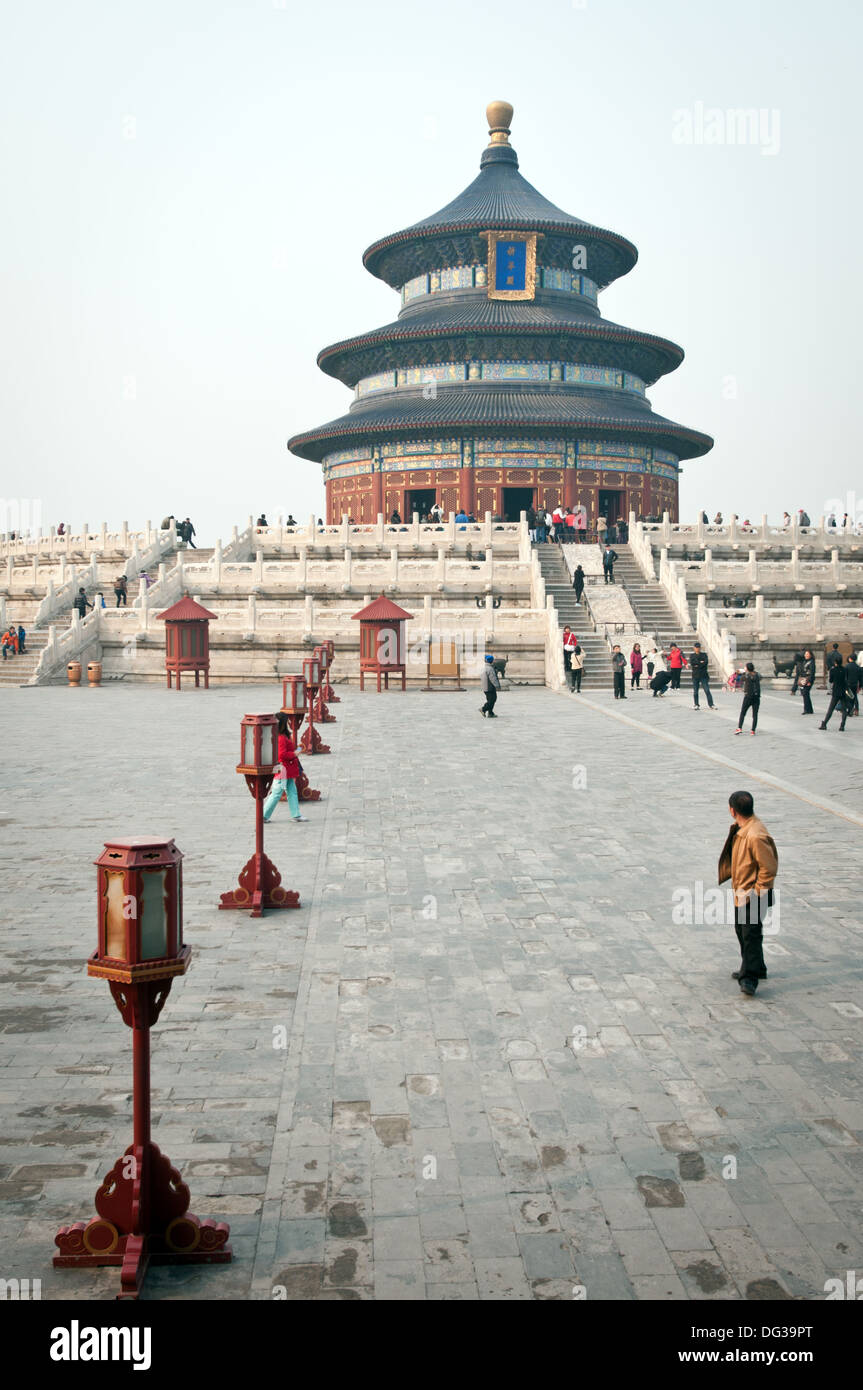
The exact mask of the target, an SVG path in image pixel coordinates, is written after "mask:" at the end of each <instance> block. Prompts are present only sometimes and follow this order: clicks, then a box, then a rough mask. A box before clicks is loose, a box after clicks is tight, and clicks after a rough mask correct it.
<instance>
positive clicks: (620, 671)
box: [611, 645, 626, 700]
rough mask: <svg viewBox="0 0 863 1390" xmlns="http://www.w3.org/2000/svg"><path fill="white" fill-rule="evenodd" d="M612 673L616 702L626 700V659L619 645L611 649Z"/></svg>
mask: <svg viewBox="0 0 863 1390" xmlns="http://www.w3.org/2000/svg"><path fill="white" fill-rule="evenodd" d="M611 671H612V675H613V677H614V698H615V700H625V699H626V657H625V656H624V655H623V652H622V651H621V650H620V647H619V646H617V645H615V646H614V647H612V649H611Z"/></svg>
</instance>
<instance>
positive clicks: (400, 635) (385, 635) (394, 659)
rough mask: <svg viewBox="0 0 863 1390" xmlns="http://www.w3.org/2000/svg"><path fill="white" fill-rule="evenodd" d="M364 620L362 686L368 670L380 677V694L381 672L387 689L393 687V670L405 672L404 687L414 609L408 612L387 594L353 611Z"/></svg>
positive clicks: (361, 654)
mask: <svg viewBox="0 0 863 1390" xmlns="http://www.w3.org/2000/svg"><path fill="white" fill-rule="evenodd" d="M352 617H353V618H358V619H359V624H360V690H363V689H365V686H364V681H365V677H366V673H367V672H368V673H369V674H372V673H373V674H374V675H375V676H376V677H377V683H378V694H380V691H381V676H383V678H384V689H386V690H389V688H390V676H391V675H392V673H393V672H395V673H396V675H399V674H400V675H401V678H402V690H404V689H405V688H406V681H405V648H406V639H405V623H406V622H407V620H408V618H412V617H413V613H406V612H405V610H404V609H403V608H399V606H398V604H397V603H392V602H391V601H390V600H389V599H388V598H387V597H386V595H385V594H381V596H380V598H376V599H375V601H374V603H370V604H368V605H367V607H365V608H361V609H360V611H359V612H358V613H354V614H352Z"/></svg>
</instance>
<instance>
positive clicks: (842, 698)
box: [818, 651, 848, 733]
mask: <svg viewBox="0 0 863 1390" xmlns="http://www.w3.org/2000/svg"><path fill="white" fill-rule="evenodd" d="M831 655H832V653H831ZM827 662H828V665H829V667H830V669H829V671H828V673H827V678H828V680H829V681H830V705H829V708H828V710H827V713H826V714H825V716H824V719H823V720H822V722H821V723H820V724H819V725H818V727H819V729H826V728H827V725H828V724H829V723H830V716H831V714H832V713H833V711H834V710H835V708H836V706H837V705H838V706H839V711H840V713H841V715H842V719H841V721H840V724H839V732H840V733H844V731H845V720H846V719H847V718H848V700H847V687H846V684H845V667H844V666H843V664H842V653H841V652H838V651H837V653H836V660H835V661H834V662H833V663H832V665H830V657H828V658H827Z"/></svg>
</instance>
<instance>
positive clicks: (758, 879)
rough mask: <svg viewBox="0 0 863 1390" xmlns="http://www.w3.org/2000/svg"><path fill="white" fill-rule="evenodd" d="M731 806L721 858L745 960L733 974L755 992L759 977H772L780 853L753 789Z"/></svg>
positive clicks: (748, 992) (745, 991)
mask: <svg viewBox="0 0 863 1390" xmlns="http://www.w3.org/2000/svg"><path fill="white" fill-rule="evenodd" d="M728 809H729V811H730V812H731V818H732V820H733V821H734V824H733V825H732V827H731V829H730V831H729V832H728V838H727V840H726V841H725V845H724V846H723V850H722V854H721V855H720V858H719V882H720V883H724V882H725V881H726V879H728V878H730V879H731V886H732V888H733V890H734V930H735V931H736V932H737V940H738V941H739V943H740V955H741V962H740V969H739V970H735V971H734V972H733V975H732V978H733V979H735V980H737V981H738V982H739V984H740V989H741V993H743V994H746V995H750V996H751V995H754V993H755V991H756V990H757V988H758V981H759V980H764V979H766V978H767V969H766V967H765V965H764V952H763V947H762V937H763V924H764V918H765V917H766V915H767V913H768V912H769V910H770V909H771V908H772V907H773V884H774V881H775V879H776V870H777V868H778V866H779V854H778V851H777V849H776V844H775V842H774V840H773V839H772V837H771V836H770V835H768V833H767V829H766V827H765V826H764V825H763V824H762V822H761V821H760V820H759V819H758V817H757V816H756V815H754V814H753V812H754V802H753V800H752V793H751V792H732V793H731V796H730V797H729V798H728Z"/></svg>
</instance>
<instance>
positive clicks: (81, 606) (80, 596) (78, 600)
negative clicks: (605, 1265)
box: [72, 589, 93, 618]
mask: <svg viewBox="0 0 863 1390" xmlns="http://www.w3.org/2000/svg"><path fill="white" fill-rule="evenodd" d="M72 607H73V608H77V610H78V616H79V617H80V618H86V616H87V609H88V608H92V607H93V605H92V603H88V602H87V595H86V594H85V592H84V590H83V589H79V590H78V592H77V594H76V595H75V597H74V598H73V600H72Z"/></svg>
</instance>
